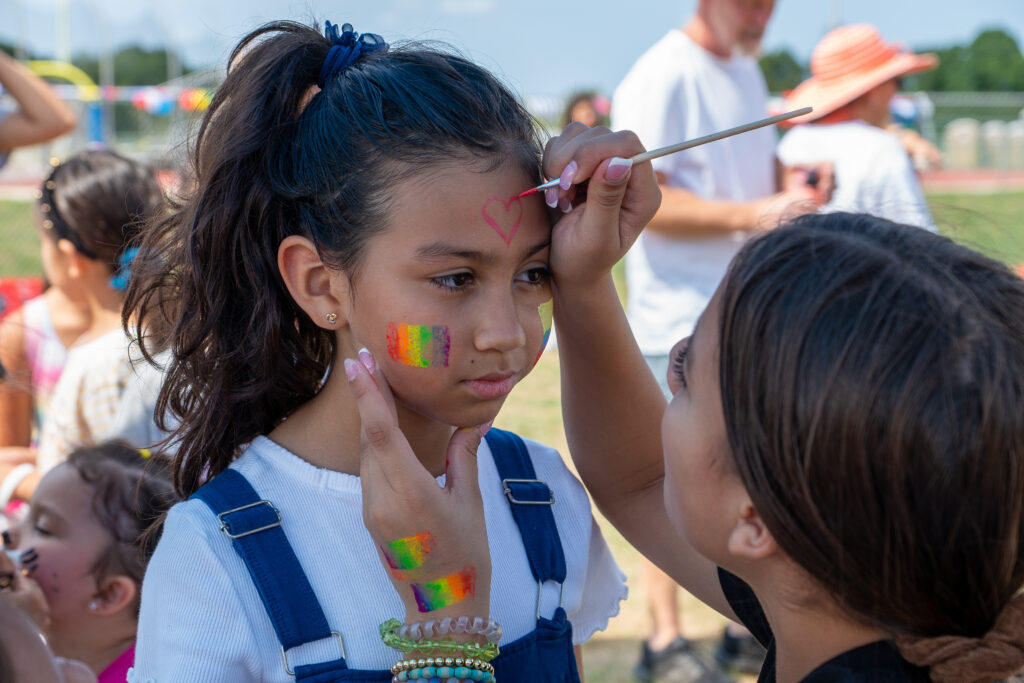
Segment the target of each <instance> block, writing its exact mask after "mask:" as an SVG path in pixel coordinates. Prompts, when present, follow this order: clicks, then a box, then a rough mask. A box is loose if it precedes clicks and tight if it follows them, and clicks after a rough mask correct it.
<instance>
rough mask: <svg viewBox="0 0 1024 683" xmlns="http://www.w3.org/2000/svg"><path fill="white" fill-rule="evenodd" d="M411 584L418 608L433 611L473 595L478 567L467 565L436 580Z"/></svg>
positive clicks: (422, 610) (421, 610)
mask: <svg viewBox="0 0 1024 683" xmlns="http://www.w3.org/2000/svg"><path fill="white" fill-rule="evenodd" d="M410 585H411V586H412V594H413V596H415V598H416V607H417V609H419V611H420V612H433V611H434V610H438V609H444V608H445V607H449V606H451V605H454V604H457V603H460V602H462V601H463V600H465V599H466V598H469V597H472V596H473V595H474V594H475V593H476V569H475V568H474V567H466V568H465V569H463V570H462V571H460V572H455V573H454V574H449V575H448V576H445V577H443V578H440V579H436V580H434V581H426V582H424V583H413V584H410Z"/></svg>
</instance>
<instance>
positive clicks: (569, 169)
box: [558, 161, 579, 190]
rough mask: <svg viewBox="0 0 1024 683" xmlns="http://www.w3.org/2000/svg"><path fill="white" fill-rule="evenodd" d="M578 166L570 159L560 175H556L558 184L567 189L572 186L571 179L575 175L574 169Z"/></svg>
mask: <svg viewBox="0 0 1024 683" xmlns="http://www.w3.org/2000/svg"><path fill="white" fill-rule="evenodd" d="M577 168H579V166H578V165H577V164H576V162H575V161H570V162H569V165H568V166H566V167H565V170H564V171H562V175H560V176H559V177H558V186H559V187H560V188H562V189H563V190H568V189H569V188H570V187H572V179H573V178H575V177H576V169H577Z"/></svg>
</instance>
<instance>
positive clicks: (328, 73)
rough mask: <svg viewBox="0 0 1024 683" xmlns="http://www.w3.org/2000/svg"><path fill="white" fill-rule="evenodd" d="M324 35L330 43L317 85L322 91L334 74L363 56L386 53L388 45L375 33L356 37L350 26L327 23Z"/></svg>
mask: <svg viewBox="0 0 1024 683" xmlns="http://www.w3.org/2000/svg"><path fill="white" fill-rule="evenodd" d="M324 35H325V36H326V37H327V39H328V40H329V41H331V43H332V45H331V50H330V52H328V53H327V58H326V59H324V65H323V66H322V67H320V78H318V79H317V85H319V86H320V88H321V89H323V87H324V85H326V83H327V81H328V80H330V79H331V77H333V76H334V75H336V74H339V73H341V72H342V71H344V70H345V69H347V68H349V67H350V66H352V65H353V64H355V63H356V62H357V61H359V58H360V57H362V56H363V55H372V54H373V53H375V52H387V50H388V44H387V43H385V42H384V39H383V38H381V37H380V36H378V35H377V34H376V33H363V34H361V35H359V36H356V32H355V29H353V28H352V24H342V25H341V28H340V29H339V28H338V25H337V24H332V23H331V22H329V21H328V22H327V23H326V26H325V27H324Z"/></svg>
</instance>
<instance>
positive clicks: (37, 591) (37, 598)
mask: <svg viewBox="0 0 1024 683" xmlns="http://www.w3.org/2000/svg"><path fill="white" fill-rule="evenodd" d="M32 552H33V551H26V552H25V555H27V556H28V557H29V558H30V559H29V560H28V564H27V565H25V566H20V567H19V566H17V565H15V563H14V562H13V561H11V558H9V557H8V556H7V553H5V552H0V586H4V588H0V600H9V601H10V602H12V603H13V604H15V605H17V606H18V607H19V608H20V609H21V611H22V612H24V613H25V614H27V615H28V616H29V617H30V618H31V619H32V621H34V622H35V624H36V627H37V628H38V629H39V630H40V631H42V632H43V633H45V632H46V629H48V628H49V626H50V605H49V604H48V603H47V602H46V596H45V595H43V590H42V588H40V587H39V584H38V583H36V582H35V581H34V580H33V579H32V578H31V576H32V571H34V570H35V566H36V565H35V560H38V559H39V557H38V555H34V556H33V554H32ZM23 564H24V563H23Z"/></svg>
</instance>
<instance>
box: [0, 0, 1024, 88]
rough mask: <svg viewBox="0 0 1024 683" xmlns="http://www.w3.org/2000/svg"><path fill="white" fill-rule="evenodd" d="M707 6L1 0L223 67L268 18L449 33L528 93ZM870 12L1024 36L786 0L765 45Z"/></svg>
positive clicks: (93, 42)
mask: <svg viewBox="0 0 1024 683" xmlns="http://www.w3.org/2000/svg"><path fill="white" fill-rule="evenodd" d="M695 6H696V0H660V1H656V0H590V1H589V2H566V1H559V0H547V2H539V1H537V0H355V1H351V0H350V1H344V0H333V1H331V2H328V1H326V0H276V1H275V0H170V1H166V0H165V1H164V2H160V3H157V2H152V1H151V0H127V1H126V0H0V40H2V41H4V42H7V43H17V44H20V45H22V46H24V47H26V48H27V49H29V50H30V51H32V52H33V53H38V54H42V55H45V56H49V57H57V56H60V53H61V49H62V46H63V48H64V50H67V49H68V47H69V48H70V52H71V53H72V54H78V53H83V52H89V53H93V54H96V53H97V52H99V51H100V50H101V49H102V47H103V45H104V44H106V45H109V46H112V47H115V48H116V47H119V46H123V45H128V44H138V45H142V46H144V47H148V48H157V47H160V46H162V45H164V44H167V45H169V46H170V47H172V48H177V49H178V51H179V52H180V53H181V54H182V55H183V57H184V62H185V63H186V64H188V65H189V66H190V67H193V68H195V67H215V66H223V64H224V62H225V61H226V58H227V55H228V54H229V52H230V50H231V47H232V46H233V45H234V44H235V43H236V42H237V41H238V39H239V38H240V37H241V36H242V35H244V34H245V33H246V32H247V31H248V30H249V29H251V28H253V27H255V26H258V25H259V24H261V23H263V22H266V21H270V20H273V19H295V20H299V21H304V22H306V23H309V21H310V20H311V19H312V18H316V19H318V20H320V21H321V22H322V21H323V20H324V19H330V20H331V21H334V22H336V23H343V22H346V21H347V22H350V23H352V24H353V25H354V26H355V28H356V29H357V30H358V31H370V32H374V33H379V34H381V35H383V36H384V38H385V40H388V41H389V42H395V41H397V40H401V39H428V40H442V41H445V42H447V43H450V44H452V45H454V46H455V47H456V48H458V49H459V50H460V51H462V52H463V53H465V54H468V55H469V56H470V57H472V58H474V59H475V60H476V61H478V62H480V63H481V64H483V65H484V66H486V67H488V68H489V69H491V70H492V71H494V72H495V73H497V74H498V75H499V76H500V77H502V78H503V79H504V80H505V81H506V82H507V83H509V84H510V85H511V86H512V87H513V88H515V89H516V90H517V91H518V92H520V93H521V94H523V95H524V96H564V95H566V94H568V93H569V92H571V91H572V90H575V89H577V88H581V87H586V88H595V89H597V90H598V91H600V92H605V93H611V91H612V90H613V89H614V87H615V85H616V84H617V83H618V82H619V80H621V79H622V77H623V76H624V75H625V74H626V71H627V70H628V69H629V67H630V65H631V64H632V63H633V61H634V60H635V59H636V58H637V57H638V56H639V55H640V54H641V53H643V51H644V50H646V49H647V48H648V47H649V46H650V45H651V44H653V43H654V42H655V41H656V40H658V38H660V37H661V36H662V35H664V34H665V33H666V32H667V31H668V30H670V29H671V28H673V27H677V26H680V25H682V24H683V23H684V22H685V20H686V19H687V18H688V17H689V16H690V14H692V12H693V10H694V7H695ZM62 7H64V8H66V11H64V12H62V11H60V8H62ZM59 16H66V17H69V18H70V19H69V21H65V22H60V21H58V19H57V17H59ZM858 22H870V23H873V24H875V25H876V26H877V27H878V28H879V30H880V31H881V32H882V35H883V36H884V37H885V38H886V39H888V40H892V41H899V42H901V43H904V44H905V45H907V46H909V47H911V48H914V49H920V48H923V47H944V46H947V45H950V44H964V43H968V42H970V41H971V40H972V39H973V38H974V37H975V36H976V35H977V34H978V33H979V32H980V31H982V30H984V29H986V28H992V27H999V28H1002V29H1004V30H1006V31H1007V32H1009V33H1010V34H1011V35H1012V36H1013V37H1014V38H1015V39H1016V40H1017V42H1018V44H1021V43H1024V0H970V2H963V1H962V0H958V1H956V2H954V1H952V0H778V2H777V4H776V8H775V14H774V16H773V18H772V21H771V23H770V24H769V26H768V31H767V33H766V35H765V41H764V47H765V49H766V50H769V51H771V50H776V49H781V48H788V49H790V50H791V51H792V52H793V54H794V55H795V56H796V57H797V58H798V59H799V60H801V61H803V62H806V61H807V60H808V58H809V57H810V53H811V50H812V49H813V47H814V45H815V43H816V42H817V41H818V39H819V38H821V36H822V35H824V34H825V33H826V32H827V31H828V30H829V29H830V28H832V27H834V26H836V25H838V24H840V23H847V24H848V23H858ZM61 36H63V39H61Z"/></svg>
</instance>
